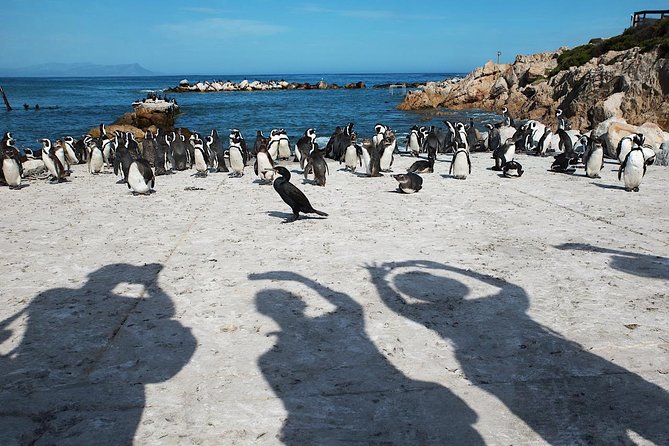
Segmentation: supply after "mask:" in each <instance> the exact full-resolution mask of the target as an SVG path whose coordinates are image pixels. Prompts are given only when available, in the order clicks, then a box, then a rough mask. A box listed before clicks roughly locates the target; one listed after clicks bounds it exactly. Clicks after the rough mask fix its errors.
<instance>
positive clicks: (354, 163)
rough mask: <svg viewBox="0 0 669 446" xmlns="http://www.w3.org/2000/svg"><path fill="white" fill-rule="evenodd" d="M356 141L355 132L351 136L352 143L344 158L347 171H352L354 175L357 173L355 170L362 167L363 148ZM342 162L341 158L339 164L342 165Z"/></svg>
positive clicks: (347, 148) (345, 151)
mask: <svg viewBox="0 0 669 446" xmlns="http://www.w3.org/2000/svg"><path fill="white" fill-rule="evenodd" d="M356 139H357V135H356V134H355V132H353V133H352V134H351V141H350V143H349V145H348V146H347V147H346V149H345V150H344V155H343V156H342V158H343V161H344V166H345V167H344V168H345V170H350V171H351V172H353V173H355V169H357V167H358V165H360V166H362V146H360V145H359V144H358V143H357V142H356ZM341 162H342V159H341V158H340V159H339V163H340V164H341Z"/></svg>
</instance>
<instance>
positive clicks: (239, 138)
mask: <svg viewBox="0 0 669 446" xmlns="http://www.w3.org/2000/svg"><path fill="white" fill-rule="evenodd" d="M228 142H229V143H230V144H236V145H237V146H238V147H239V148H240V150H241V152H242V159H243V160H244V166H246V165H247V164H248V162H249V159H250V157H249V150H248V148H247V146H246V140H245V139H244V136H243V135H242V132H241V131H240V130H239V129H230V135H229V136H228Z"/></svg>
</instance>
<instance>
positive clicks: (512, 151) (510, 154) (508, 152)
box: [504, 144, 516, 162]
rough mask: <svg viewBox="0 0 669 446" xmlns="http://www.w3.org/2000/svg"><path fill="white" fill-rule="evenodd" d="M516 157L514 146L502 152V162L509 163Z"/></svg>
mask: <svg viewBox="0 0 669 446" xmlns="http://www.w3.org/2000/svg"><path fill="white" fill-rule="evenodd" d="M514 156H516V145H515V144H510V145H509V147H508V148H507V149H506V150H505V151H504V162H509V161H511V160H512V159H513V157H514Z"/></svg>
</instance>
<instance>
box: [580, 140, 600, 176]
mask: <svg viewBox="0 0 669 446" xmlns="http://www.w3.org/2000/svg"><path fill="white" fill-rule="evenodd" d="M583 164H585V175H586V176H588V177H589V178H601V177H600V176H599V172H601V171H602V168H603V167H604V144H603V141H602V140H601V139H600V138H588V145H587V146H586V149H585V153H583Z"/></svg>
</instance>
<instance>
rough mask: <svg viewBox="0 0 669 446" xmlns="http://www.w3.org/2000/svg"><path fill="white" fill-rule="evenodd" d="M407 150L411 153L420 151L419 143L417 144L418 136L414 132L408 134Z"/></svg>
mask: <svg viewBox="0 0 669 446" xmlns="http://www.w3.org/2000/svg"><path fill="white" fill-rule="evenodd" d="M409 150H410V151H411V152H412V153H418V152H419V151H420V145H419V144H418V137H417V136H416V135H414V134H412V135H411V136H409Z"/></svg>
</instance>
